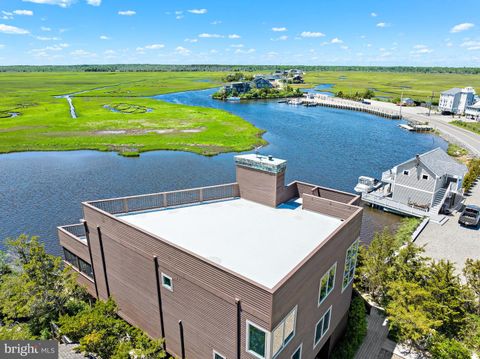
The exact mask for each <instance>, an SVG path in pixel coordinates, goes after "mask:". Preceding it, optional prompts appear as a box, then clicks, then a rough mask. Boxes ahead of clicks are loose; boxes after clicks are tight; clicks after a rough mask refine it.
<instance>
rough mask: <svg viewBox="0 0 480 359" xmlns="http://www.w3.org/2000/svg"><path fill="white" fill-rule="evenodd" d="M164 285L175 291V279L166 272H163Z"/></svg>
mask: <svg viewBox="0 0 480 359" xmlns="http://www.w3.org/2000/svg"><path fill="white" fill-rule="evenodd" d="M162 286H163V287H164V288H167V289H168V290H169V291H172V292H173V280H172V277H169V276H168V275H166V274H165V273H162Z"/></svg>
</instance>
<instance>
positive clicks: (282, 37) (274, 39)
mask: <svg viewBox="0 0 480 359" xmlns="http://www.w3.org/2000/svg"><path fill="white" fill-rule="evenodd" d="M270 40H272V41H285V40H288V36H287V35H282V36H279V37H276V38H273V39H270Z"/></svg>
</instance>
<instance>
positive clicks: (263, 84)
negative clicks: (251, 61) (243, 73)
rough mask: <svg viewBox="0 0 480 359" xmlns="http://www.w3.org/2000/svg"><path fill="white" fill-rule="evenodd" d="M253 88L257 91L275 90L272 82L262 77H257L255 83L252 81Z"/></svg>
mask: <svg viewBox="0 0 480 359" xmlns="http://www.w3.org/2000/svg"><path fill="white" fill-rule="evenodd" d="M252 84H253V87H255V88H257V89H264V88H268V89H271V88H273V85H272V83H271V82H270V81H268V80H267V79H266V78H264V77H261V76H256V77H255V78H254V79H253V81H252Z"/></svg>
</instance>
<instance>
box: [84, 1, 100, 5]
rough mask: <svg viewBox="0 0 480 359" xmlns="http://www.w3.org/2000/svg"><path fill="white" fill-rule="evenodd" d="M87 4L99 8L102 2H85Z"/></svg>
mask: <svg viewBox="0 0 480 359" xmlns="http://www.w3.org/2000/svg"><path fill="white" fill-rule="evenodd" d="M87 4H88V5H92V6H100V5H101V4H102V0H87Z"/></svg>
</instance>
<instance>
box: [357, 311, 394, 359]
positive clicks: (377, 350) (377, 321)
mask: <svg viewBox="0 0 480 359" xmlns="http://www.w3.org/2000/svg"><path fill="white" fill-rule="evenodd" d="M367 322H368V331H367V336H366V337H365V339H364V341H363V343H362V345H361V346H360V348H359V349H358V351H357V354H356V355H355V359H387V358H388V359H390V358H393V350H392V352H390V354H389V355H390V356H388V350H385V349H382V348H383V346H384V343H385V341H386V340H387V334H388V326H387V325H386V324H385V323H384V322H385V317H384V316H383V314H382V313H381V312H380V311H379V310H377V309H376V308H372V310H371V313H370V315H369V316H367ZM385 352H387V353H385Z"/></svg>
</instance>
